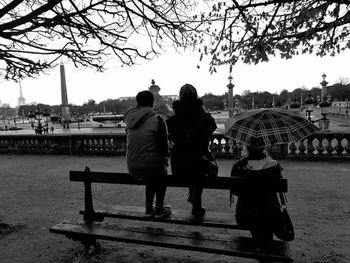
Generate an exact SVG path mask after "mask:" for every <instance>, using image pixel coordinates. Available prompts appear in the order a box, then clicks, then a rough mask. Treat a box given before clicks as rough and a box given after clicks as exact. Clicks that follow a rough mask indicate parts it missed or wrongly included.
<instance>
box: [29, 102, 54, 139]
mask: <svg viewBox="0 0 350 263" xmlns="http://www.w3.org/2000/svg"><path fill="white" fill-rule="evenodd" d="M27 117H28V120H29V123H30V124H31V126H32V129H34V130H35V133H36V134H43V132H44V133H48V130H49V129H48V128H49V124H48V123H49V121H50V119H51V115H50V113H49V112H48V110H47V109H45V111H44V113H43V112H42V111H41V109H40V108H36V110H35V113H33V112H32V111H29V113H28V114H27ZM41 120H43V121H44V122H45V125H42V123H41ZM35 121H37V122H38V123H37V125H35Z"/></svg>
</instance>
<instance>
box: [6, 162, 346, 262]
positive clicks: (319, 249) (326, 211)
mask: <svg viewBox="0 0 350 263" xmlns="http://www.w3.org/2000/svg"><path fill="white" fill-rule="evenodd" d="M0 163H1V165H0V223H7V224H10V225H11V227H12V230H13V232H11V233H8V234H4V235H1V236H0V262H1V263H10V262H11V263H26V262H30V263H32V262H43V263H46V262H76V261H77V259H78V258H79V255H80V254H81V252H82V251H83V247H82V246H81V245H80V244H79V243H78V242H74V241H71V240H68V239H67V238H65V237H64V236H61V235H55V234H51V233H49V232H48V229H49V228H50V227H51V226H53V225H55V224H57V223H58V222H59V221H61V220H63V219H65V218H79V217H80V216H79V215H78V214H77V212H78V210H79V209H81V208H82V206H83V186H82V184H79V183H71V182H69V180H68V171H69V170H82V169H84V167H85V166H87V165H88V166H90V168H91V169H92V170H100V171H116V170H118V171H121V170H124V171H126V167H125V159H124V158H122V157H71V156H47V155H35V156H34V155H33V156H32V155H21V156H16V155H0ZM231 163H232V161H229V160H220V161H219V166H220V173H221V174H222V175H225V176H227V175H228V174H229V171H230V168H231ZM281 164H282V166H283V167H284V176H285V177H286V178H288V180H289V194H288V197H289V211H290V214H291V216H292V218H293V221H294V225H295V230H296V240H295V241H293V242H291V244H290V246H291V248H292V252H293V257H294V259H295V260H296V262H305V263H310V262H314V263H316V262H317V263H326V262H327V263H329V262H337V263H345V262H350V224H349V222H350V163H345V162H343V163H340V162H339V163H336V162H333V163H328V162H302V163H300V162H291V161H282V162H281ZM130 188H131V187H127V188H125V187H118V186H115V185H105V186H103V185H97V186H95V187H94V193H95V194H94V195H95V200H96V201H95V206H96V207H108V206H111V205H113V204H116V203H124V204H130V205H138V206H142V205H143V190H142V189H137V188H132V189H130ZM179 191H180V190H169V191H168V193H167V197H166V201H167V202H168V203H169V204H171V205H172V207H173V208H174V209H188V210H190V206H189V205H188V204H187V203H186V202H185V200H184V199H185V198H184V196H186V193H185V192H184V193H179ZM130 193H133V194H132V196H130ZM140 196H141V197H142V198H141V200H140ZM204 204H205V206H206V207H207V209H208V212H209V213H210V211H221V212H225V211H226V212H232V214H233V213H234V210H233V209H232V208H229V207H228V193H227V195H224V196H223V195H222V194H220V192H218V191H209V190H207V191H205V193H204ZM102 246H103V250H102V253H101V254H99V255H97V256H95V257H93V258H91V260H89V262H130V263H131V262H132V263H133V262H216V263H218V262H256V261H254V260H241V259H234V260H232V258H228V257H223V256H218V255H209V254H204V253H189V252H179V251H176V250H171V249H159V248H151V247H144V246H136V245H126V244H118V245H117V243H113V242H102Z"/></svg>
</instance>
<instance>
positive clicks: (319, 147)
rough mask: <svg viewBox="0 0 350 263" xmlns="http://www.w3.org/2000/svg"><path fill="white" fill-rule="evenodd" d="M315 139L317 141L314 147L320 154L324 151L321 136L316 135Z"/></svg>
mask: <svg viewBox="0 0 350 263" xmlns="http://www.w3.org/2000/svg"><path fill="white" fill-rule="evenodd" d="M316 139H317V141H318V144H317V147H316V151H317V154H318V155H321V156H322V155H323V152H324V147H323V141H322V138H319V137H317V138H316Z"/></svg>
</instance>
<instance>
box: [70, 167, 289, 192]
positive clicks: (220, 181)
mask: <svg viewBox="0 0 350 263" xmlns="http://www.w3.org/2000/svg"><path fill="white" fill-rule="evenodd" d="M87 176H88V178H89V181H90V182H92V183H109V184H129V185H145V182H144V181H137V180H135V179H134V178H133V177H132V176H131V175H130V174H128V173H112V172H85V171H70V172H69V179H70V181H73V182H84V181H85V180H87ZM167 185H168V186H169V187H188V186H189V184H188V182H187V180H185V179H184V178H181V177H177V176H172V175H168V176H167ZM204 188H207V189H234V190H235V189H237V190H240V191H247V192H256V191H262V190H263V191H275V192H284V193H286V192H287V191H288V184H287V179H285V178H283V179H256V178H255V179H253V180H252V179H250V178H242V177H214V178H211V177H206V178H205V182H204Z"/></svg>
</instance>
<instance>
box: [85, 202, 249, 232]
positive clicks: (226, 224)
mask: <svg viewBox="0 0 350 263" xmlns="http://www.w3.org/2000/svg"><path fill="white" fill-rule="evenodd" d="M84 213H85V212H84V211H80V214H84ZM95 214H96V216H97V218H101V220H100V221H103V218H104V217H111V218H120V219H130V220H138V221H149V222H163V223H172V224H181V225H192V226H203V227H216V228H224V229H240V230H248V229H247V228H244V227H241V226H238V225H237V222H236V220H235V216H234V214H233V213H232V214H223V213H215V212H211V211H210V212H208V213H206V214H205V215H204V216H203V217H195V216H193V215H191V213H190V211H184V210H174V209H172V211H171V216H170V217H169V218H164V219H157V218H154V217H150V216H146V215H145V208H143V207H135V206H119V205H115V206H113V207H112V209H110V210H96V211H95ZM95 221H99V220H95Z"/></svg>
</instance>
